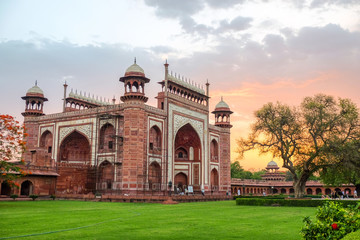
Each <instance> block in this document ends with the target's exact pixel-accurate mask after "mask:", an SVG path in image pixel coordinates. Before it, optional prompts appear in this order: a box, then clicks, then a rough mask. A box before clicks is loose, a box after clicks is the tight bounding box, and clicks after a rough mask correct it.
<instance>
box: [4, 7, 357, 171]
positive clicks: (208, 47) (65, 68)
mask: <svg viewBox="0 0 360 240" xmlns="http://www.w3.org/2000/svg"><path fill="white" fill-rule="evenodd" d="M134 57H136V59H137V63H138V64H139V65H140V66H141V67H142V68H143V69H144V71H145V74H146V76H147V77H148V78H150V79H151V82H150V83H149V84H147V86H146V87H145V92H146V95H147V96H148V97H149V102H148V103H149V104H150V105H155V99H154V97H155V96H156V93H157V92H159V91H160V90H161V89H160V85H158V84H157V82H158V81H160V80H163V76H164V67H163V64H164V62H165V59H167V60H168V62H169V64H170V66H169V68H170V70H172V71H173V72H176V73H177V74H180V75H181V76H184V77H187V78H190V79H191V81H194V82H196V83H198V84H201V85H204V84H205V83H206V79H208V81H209V83H210V96H211V101H210V103H211V105H210V110H213V109H214V106H215V105H216V104H217V102H219V101H220V98H221V96H224V100H225V101H226V102H227V103H228V104H229V105H230V108H231V110H232V111H233V112H234V114H233V115H232V118H231V121H232V124H233V125H234V127H233V128H232V130H231V131H232V142H231V144H232V149H233V152H232V160H235V159H236V157H237V156H236V153H235V152H234V150H235V148H236V141H235V140H236V139H237V138H239V137H241V136H247V134H248V133H249V127H250V125H251V123H252V122H253V120H254V117H253V114H254V111H256V110H257V109H259V108H260V107H261V106H262V105H264V104H265V103H267V102H276V101H280V102H284V103H287V104H289V105H298V104H299V103H300V102H301V101H302V99H303V98H304V97H306V96H312V95H314V94H316V93H325V94H330V95H333V96H336V97H342V98H351V99H352V100H353V101H355V102H356V103H357V104H358V105H359V106H360V96H359V92H360V91H359V90H360V1H359V0H308V1H306V0H253V1H250V0H182V1H176V0H173V1H171V0H121V1H115V0H72V1H70V0H52V1H46V0H32V1H26V0H23V1H19V0H2V1H0V83H1V90H0V91H1V92H0V101H1V104H0V113H1V114H4V113H6V114H10V115H13V116H15V117H16V118H17V119H18V120H19V121H22V120H23V118H22V116H21V112H23V111H24V109H25V104H24V102H23V100H21V96H24V95H25V93H26V91H27V90H28V89H29V88H31V87H32V86H33V85H34V82H35V80H37V81H38V86H39V87H40V88H41V89H42V90H43V91H44V93H45V96H46V97H47V98H48V99H49V101H48V102H46V103H45V105H44V109H45V113H47V114H49V113H56V112H60V111H61V110H62V101H61V99H62V94H63V87H62V85H63V83H64V81H65V80H66V81H67V83H68V84H69V88H70V89H71V88H73V89H74V90H75V89H77V90H78V91H80V90H81V91H82V92H86V93H90V94H91V95H92V94H94V95H95V96H99V97H100V96H101V97H103V98H106V99H112V98H113V96H115V97H116V99H117V103H118V102H119V98H120V96H121V95H122V94H123V92H124V91H123V85H122V84H120V82H119V81H118V80H119V77H121V76H123V75H124V72H125V69H126V68H127V67H128V66H130V65H131V64H132V63H133V59H134ZM211 122H212V123H213V122H214V121H213V117H212V116H211ZM271 160H272V159H271V156H261V157H259V156H258V155H257V153H256V152H251V153H249V154H247V155H245V158H244V159H243V160H241V161H240V164H241V165H242V166H244V168H246V169H255V170H258V169H261V168H264V167H265V166H266V164H267V162H269V161H271ZM275 161H276V162H277V163H278V164H279V165H280V164H281V161H279V160H276V159H275Z"/></svg>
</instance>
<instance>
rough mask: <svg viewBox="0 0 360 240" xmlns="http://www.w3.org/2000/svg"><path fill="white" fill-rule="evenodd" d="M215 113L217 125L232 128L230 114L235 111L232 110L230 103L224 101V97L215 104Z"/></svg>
mask: <svg viewBox="0 0 360 240" xmlns="http://www.w3.org/2000/svg"><path fill="white" fill-rule="evenodd" d="M212 113H213V114H215V126H219V127H225V128H231V127H232V125H231V124H230V115H231V114H232V113H233V112H232V111H230V107H229V105H228V104H227V103H226V102H224V100H223V97H221V100H220V102H219V103H218V104H216V106H215V110H214V111H213V112H212Z"/></svg>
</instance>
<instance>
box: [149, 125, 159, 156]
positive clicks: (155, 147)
mask: <svg viewBox="0 0 360 240" xmlns="http://www.w3.org/2000/svg"><path fill="white" fill-rule="evenodd" d="M149 152H150V153H153V154H161V131H160V129H159V128H158V127H157V126H153V127H152V128H151V129H150V132H149Z"/></svg>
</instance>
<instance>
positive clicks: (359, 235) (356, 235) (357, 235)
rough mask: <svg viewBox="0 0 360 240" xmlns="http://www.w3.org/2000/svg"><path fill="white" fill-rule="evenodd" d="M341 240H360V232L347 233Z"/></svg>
mask: <svg viewBox="0 0 360 240" xmlns="http://www.w3.org/2000/svg"><path fill="white" fill-rule="evenodd" d="M342 239H343V240H359V239H360V230H358V231H356V232H352V233H349V234H348V235H346V236H345V237H344V238H342Z"/></svg>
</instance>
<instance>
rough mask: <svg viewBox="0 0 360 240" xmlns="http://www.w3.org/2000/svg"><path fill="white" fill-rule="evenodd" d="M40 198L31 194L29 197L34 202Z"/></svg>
mask: <svg viewBox="0 0 360 240" xmlns="http://www.w3.org/2000/svg"><path fill="white" fill-rule="evenodd" d="M38 197H39V196H38V195H36V194H31V195H29V198H31V199H32V200H33V201H35V199H37V198H38Z"/></svg>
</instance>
